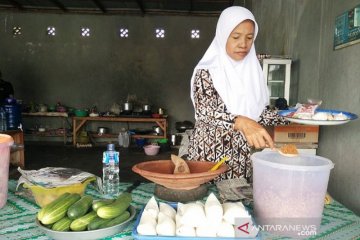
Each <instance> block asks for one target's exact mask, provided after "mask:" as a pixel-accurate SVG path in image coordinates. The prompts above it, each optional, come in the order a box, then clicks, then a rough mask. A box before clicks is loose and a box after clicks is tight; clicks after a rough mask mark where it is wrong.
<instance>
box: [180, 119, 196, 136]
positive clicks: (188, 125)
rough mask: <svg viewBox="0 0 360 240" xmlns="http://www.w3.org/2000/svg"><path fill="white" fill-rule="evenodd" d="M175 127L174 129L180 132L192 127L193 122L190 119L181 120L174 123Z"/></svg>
mask: <svg viewBox="0 0 360 240" xmlns="http://www.w3.org/2000/svg"><path fill="white" fill-rule="evenodd" d="M175 128H176V130H178V131H179V132H180V133H183V132H185V131H186V130H187V129H193V128H194V124H193V123H192V122H191V121H183V122H176V123H175Z"/></svg>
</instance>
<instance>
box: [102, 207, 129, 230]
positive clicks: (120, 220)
mask: <svg viewBox="0 0 360 240" xmlns="http://www.w3.org/2000/svg"><path fill="white" fill-rule="evenodd" d="M129 217H130V212H129V211H125V212H123V213H122V214H121V215H120V216H117V217H116V218H113V219H110V221H109V222H105V223H104V224H102V225H100V228H107V227H112V226H115V225H118V224H120V223H123V222H125V221H126V220H128V219H129Z"/></svg>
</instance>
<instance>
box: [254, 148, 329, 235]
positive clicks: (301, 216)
mask: <svg viewBox="0 0 360 240" xmlns="http://www.w3.org/2000/svg"><path fill="white" fill-rule="evenodd" d="M251 160H252V163H253V168H254V175H253V191H254V192H253V197H254V212H255V220H256V222H257V223H259V224H261V225H267V226H275V225H279V226H281V227H280V228H276V229H274V228H272V229H270V230H269V231H271V230H273V231H272V232H274V233H276V234H279V235H285V236H289V237H309V235H301V233H302V232H301V231H304V230H305V231H306V230H309V231H312V232H311V233H312V234H314V233H316V231H317V230H319V227H320V223H321V217H322V212H323V207H324V199H325V195H326V190H327V185H328V181H329V175H330V170H331V169H332V168H333V167H334V164H333V163H332V162H331V161H330V160H329V159H326V158H324V157H320V156H316V155H310V154H301V153H300V154H299V156H297V157H285V156H282V155H280V154H279V153H278V152H275V151H263V152H257V153H254V154H253V155H252V156H251ZM293 226H296V227H293ZM275 230H276V231H275ZM307 233H308V232H307Z"/></svg>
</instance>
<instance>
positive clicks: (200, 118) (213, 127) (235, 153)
mask: <svg viewBox="0 0 360 240" xmlns="http://www.w3.org/2000/svg"><path fill="white" fill-rule="evenodd" d="M193 89H194V90H193V91H194V93H193V94H194V102H195V115H196V123H195V127H194V130H193V133H192V135H191V136H190V142H189V147H188V159H189V160H198V161H211V162H218V161H219V160H220V159H222V158H223V157H225V156H228V157H229V160H228V161H227V162H226V163H227V164H228V166H229V170H228V171H227V172H225V173H224V174H221V175H220V176H219V177H218V178H216V179H215V181H220V180H223V179H232V178H241V177H244V178H246V179H247V180H251V177H252V165H251V160H250V153H251V148H250V147H249V145H248V143H247V141H246V139H245V137H244V136H243V135H242V134H241V133H240V132H238V131H235V130H234V121H235V118H236V116H237V115H234V114H231V113H229V112H228V110H227V109H226V106H225V104H224V102H223V100H222V99H221V97H220V95H219V94H218V92H217V91H216V89H215V88H214V85H213V82H212V79H211V76H210V73H209V71H208V70H206V69H199V70H197V72H196V74H195V80H194V86H193ZM258 122H259V123H260V124H261V125H263V126H271V125H280V124H287V123H288V122H287V121H286V120H285V119H284V118H283V117H281V116H279V115H278V114H276V113H275V112H274V111H271V110H268V109H264V111H263V112H262V114H261V116H260V120H259V121H258Z"/></svg>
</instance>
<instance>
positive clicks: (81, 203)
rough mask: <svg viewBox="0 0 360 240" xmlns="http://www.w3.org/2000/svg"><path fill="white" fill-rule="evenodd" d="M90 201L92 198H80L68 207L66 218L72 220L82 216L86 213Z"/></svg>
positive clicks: (86, 196) (85, 196)
mask: <svg viewBox="0 0 360 240" xmlns="http://www.w3.org/2000/svg"><path fill="white" fill-rule="evenodd" d="M92 201H93V198H92V197H91V196H88V195H84V196H82V197H81V199H80V200H78V201H77V202H76V203H74V204H73V205H71V206H70V207H69V209H68V210H67V216H68V217H69V218H70V219H72V220H74V219H76V218H79V217H81V216H84V215H85V214H86V213H87V212H88V210H89V208H90V206H91V204H92Z"/></svg>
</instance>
